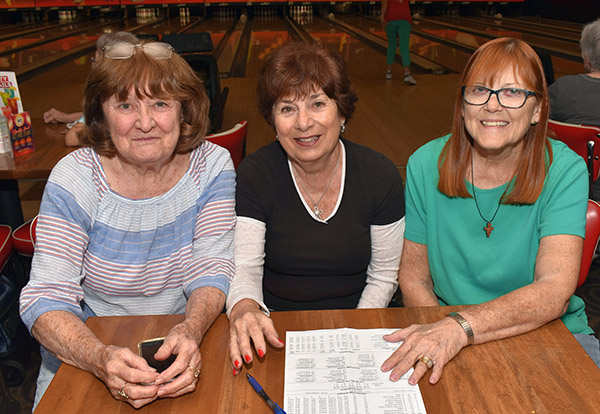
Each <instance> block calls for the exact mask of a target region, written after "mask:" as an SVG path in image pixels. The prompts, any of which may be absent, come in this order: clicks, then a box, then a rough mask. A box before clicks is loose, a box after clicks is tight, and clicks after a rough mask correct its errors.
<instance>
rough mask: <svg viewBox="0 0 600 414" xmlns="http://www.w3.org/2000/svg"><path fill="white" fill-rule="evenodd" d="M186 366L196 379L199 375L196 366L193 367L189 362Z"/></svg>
mask: <svg viewBox="0 0 600 414" xmlns="http://www.w3.org/2000/svg"><path fill="white" fill-rule="evenodd" d="M188 368H189V369H191V370H192V372H193V373H194V378H196V379H198V377H199V376H200V370H199V369H196V367H194V366H193V365H192V364H190V365H189V366H188Z"/></svg>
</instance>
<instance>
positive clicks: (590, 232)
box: [577, 200, 600, 287]
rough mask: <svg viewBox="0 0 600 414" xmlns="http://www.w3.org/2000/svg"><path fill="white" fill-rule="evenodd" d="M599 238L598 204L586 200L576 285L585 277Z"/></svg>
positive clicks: (599, 219)
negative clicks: (583, 234) (583, 235)
mask: <svg viewBox="0 0 600 414" xmlns="http://www.w3.org/2000/svg"><path fill="white" fill-rule="evenodd" d="M599 239H600V204H598V203H597V202H595V201H594V200H588V209H587V215H586V217H585V239H584V240H583V254H582V257H581V270H580V271H579V281H578V282H577V287H579V286H581V285H583V282H585V279H587V276H588V273H589V271H590V266H591V265H592V260H593V259H594V253H596V249H597V248H598V240H599Z"/></svg>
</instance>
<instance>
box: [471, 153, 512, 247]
mask: <svg viewBox="0 0 600 414" xmlns="http://www.w3.org/2000/svg"><path fill="white" fill-rule="evenodd" d="M473 169H474V168H473V153H471V190H472V191H473V200H475V207H477V212H478V213H479V217H481V218H482V219H483V221H484V222H485V223H486V226H485V227H484V228H483V231H485V236H486V237H487V238H488V239H489V238H490V234H492V230H494V228H493V227H492V221H494V219H495V218H496V214H498V210H500V206H501V205H502V197H504V194H505V193H506V190H507V189H508V186H507V187H506V189H504V193H502V195H501V196H500V199H499V200H498V207H496V211H495V212H494V215H493V216H492V218H491V219H489V220H488V219H486V218H485V217H483V214H481V209H480V208H479V203H478V202H477V196H476V195H475V179H474V174H473Z"/></svg>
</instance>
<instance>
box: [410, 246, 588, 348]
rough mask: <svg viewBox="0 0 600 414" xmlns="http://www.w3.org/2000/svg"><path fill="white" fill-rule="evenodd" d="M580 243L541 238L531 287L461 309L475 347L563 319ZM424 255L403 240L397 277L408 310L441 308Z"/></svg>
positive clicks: (425, 248) (573, 282)
mask: <svg viewBox="0 0 600 414" xmlns="http://www.w3.org/2000/svg"><path fill="white" fill-rule="evenodd" d="M582 242H583V241H582V239H581V238H580V237H577V236H569V235H557V236H548V237H544V238H542V240H541V241H540V247H539V249H538V255H537V258H536V266H535V269H536V270H535V276H534V281H533V283H531V284H529V285H526V286H523V287H521V288H519V289H516V290H514V291H512V292H509V293H507V294H505V295H502V296H500V297H498V298H496V299H494V300H491V301H489V302H485V303H482V304H479V305H475V306H471V307H468V308H466V309H464V310H462V311H461V312H460V314H461V315H462V316H463V317H464V318H465V319H466V320H467V322H468V323H469V324H470V325H471V328H472V329H473V333H474V343H483V342H488V341H492V340H496V339H502V338H507V337H511V336H515V335H519V334H521V333H525V332H529V331H531V330H533V329H536V328H538V327H540V326H542V325H544V324H546V323H548V322H550V321H552V320H554V319H557V318H559V317H560V316H561V315H562V314H563V313H564V312H565V311H566V309H567V307H568V303H569V299H570V298H571V296H572V295H573V292H574V291H575V285H576V281H577V275H578V273H579V262H580V260H581V248H582ZM426 251H427V246H426V245H420V244H417V243H413V242H410V241H408V240H406V241H405V244H404V250H403V256H402V262H401V265H400V275H399V279H400V286H401V288H402V293H403V300H404V305H405V306H437V305H438V301H437V297H436V296H435V294H434V293H433V282H432V279H431V275H430V273H429V267H428V265H427V263H428V262H427V255H426ZM424 252H425V256H423V253H424ZM406 256H412V258H411V259H409V258H408V257H406ZM405 258H406V259H407V260H406V262H405ZM423 260H425V261H423ZM411 262H413V263H411ZM405 265H406V267H405ZM415 269H416V270H415Z"/></svg>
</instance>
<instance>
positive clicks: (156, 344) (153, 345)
mask: <svg viewBox="0 0 600 414" xmlns="http://www.w3.org/2000/svg"><path fill="white" fill-rule="evenodd" d="M164 340H165V338H153V339H145V340H143V341H141V342H140V343H139V344H138V352H139V354H140V356H141V357H142V358H144V359H145V360H146V362H148V365H150V366H151V367H152V368H155V369H156V372H158V373H161V372H163V371H164V370H165V369H167V368H169V367H170V366H171V364H172V363H173V361H175V358H177V355H173V354H171V355H170V356H169V357H168V358H167V359H165V360H164V361H158V360H156V359H154V354H156V352H157V351H158V349H159V348H160V347H161V346H162V344H163V342H164Z"/></svg>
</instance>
